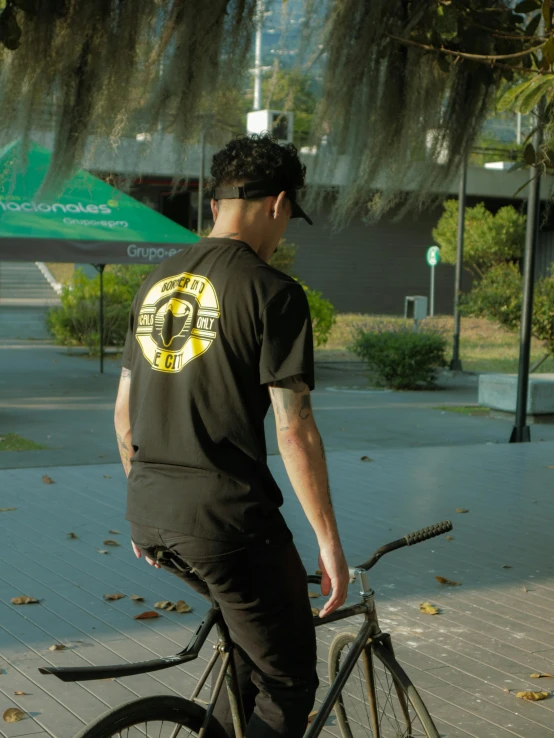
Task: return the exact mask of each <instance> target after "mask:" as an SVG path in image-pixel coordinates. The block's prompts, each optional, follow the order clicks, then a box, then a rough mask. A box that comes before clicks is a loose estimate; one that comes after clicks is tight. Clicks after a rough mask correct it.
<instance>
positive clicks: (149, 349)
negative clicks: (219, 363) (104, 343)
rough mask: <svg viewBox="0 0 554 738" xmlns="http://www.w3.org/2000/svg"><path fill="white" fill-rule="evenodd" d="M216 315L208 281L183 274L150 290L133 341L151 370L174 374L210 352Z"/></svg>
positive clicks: (214, 298)
mask: <svg viewBox="0 0 554 738" xmlns="http://www.w3.org/2000/svg"><path fill="white" fill-rule="evenodd" d="M220 314H221V313H220V310H219V301H218V299H217V295H216V292H215V289H214V286H213V284H212V283H211V282H210V280H209V279H207V278H206V277H202V276H201V275H199V274H189V273H188V272H183V273H182V274H177V275H175V276H173V277H167V278H165V279H162V280H160V281H159V282H156V284H155V285H154V286H153V287H151V288H150V290H149V291H148V294H147V295H146V297H145V298H144V301H143V303H142V305H141V307H140V311H139V314H138V316H137V321H136V330H135V337H136V339H137V341H138V343H139V345H140V347H141V349H142V353H143V355H144V358H145V359H146V360H147V361H148V363H149V364H150V366H151V367H152V369H155V370H156V371H159V372H167V373H170V374H175V373H177V372H180V371H181V369H183V367H184V366H186V365H187V364H188V363H189V361H192V360H193V359H196V358H198V357H199V356H201V355H202V354H204V353H205V352H206V351H207V350H208V349H209V348H210V346H211V345H212V342H213V341H214V340H215V339H216V337H217V326H218V323H219V317H220Z"/></svg>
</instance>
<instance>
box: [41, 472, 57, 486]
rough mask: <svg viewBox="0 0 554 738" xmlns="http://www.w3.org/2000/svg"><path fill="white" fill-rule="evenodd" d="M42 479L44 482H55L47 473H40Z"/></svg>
mask: <svg viewBox="0 0 554 738" xmlns="http://www.w3.org/2000/svg"><path fill="white" fill-rule="evenodd" d="M42 481H43V482H44V484H55V482H54V480H53V479H52V477H49V476H48V474H43V475H42Z"/></svg>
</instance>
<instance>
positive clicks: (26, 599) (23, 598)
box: [10, 595, 39, 605]
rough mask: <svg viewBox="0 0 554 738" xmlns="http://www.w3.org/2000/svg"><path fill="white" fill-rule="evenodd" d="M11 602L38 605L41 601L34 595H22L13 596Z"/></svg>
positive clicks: (13, 603)
mask: <svg viewBox="0 0 554 738" xmlns="http://www.w3.org/2000/svg"><path fill="white" fill-rule="evenodd" d="M10 602H11V603H12V605H37V604H38V602H39V601H38V600H37V599H35V598H34V597H28V596H27V595H21V597H12V598H11V600H10Z"/></svg>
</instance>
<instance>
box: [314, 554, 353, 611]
mask: <svg viewBox="0 0 554 738" xmlns="http://www.w3.org/2000/svg"><path fill="white" fill-rule="evenodd" d="M319 568H320V569H321V594H322V595H324V596H325V597H327V595H328V594H329V592H331V597H330V599H329V600H328V601H327V602H326V603H325V605H324V606H323V608H322V609H321V611H320V613H319V617H320V618H324V617H325V616H326V615H330V613H332V612H334V611H335V610H337V609H338V608H339V607H340V606H341V605H344V603H345V601H346V596H347V594H348V583H349V581H350V575H349V574H348V564H347V563H346V559H345V558H344V553H343V551H342V548H341V547H340V546H338V547H329V548H321V549H320V552H319Z"/></svg>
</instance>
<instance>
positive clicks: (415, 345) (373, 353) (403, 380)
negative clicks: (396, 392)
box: [347, 323, 447, 389]
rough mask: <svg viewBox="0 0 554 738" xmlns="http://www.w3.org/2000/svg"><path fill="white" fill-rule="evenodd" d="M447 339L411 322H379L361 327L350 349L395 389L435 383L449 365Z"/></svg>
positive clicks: (384, 382)
mask: <svg viewBox="0 0 554 738" xmlns="http://www.w3.org/2000/svg"><path fill="white" fill-rule="evenodd" d="M446 347H447V339H446V338H445V337H444V336H443V335H442V334H441V333H438V332H437V331H434V330H431V329H425V328H420V329H419V332H418V333H414V332H413V327H412V326H408V325H400V326H398V325H387V324H385V323H384V324H381V325H377V326H376V327H375V328H374V329H373V330H370V331H367V330H364V329H363V328H361V327H358V328H357V329H356V331H355V334H354V341H353V343H352V344H351V345H350V346H348V347H347V348H348V350H349V351H351V352H352V353H354V354H356V356H359V357H360V358H361V359H363V360H364V361H365V362H367V364H368V366H369V368H370V369H371V370H372V371H374V372H375V373H376V374H377V376H378V379H379V380H380V381H381V382H382V383H383V384H385V385H387V386H389V387H393V388H394V389H417V388H418V387H419V386H421V384H425V385H427V386H432V385H433V384H434V382H435V380H436V378H437V372H438V370H439V369H440V368H441V367H445V366H446V365H447V361H446Z"/></svg>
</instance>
